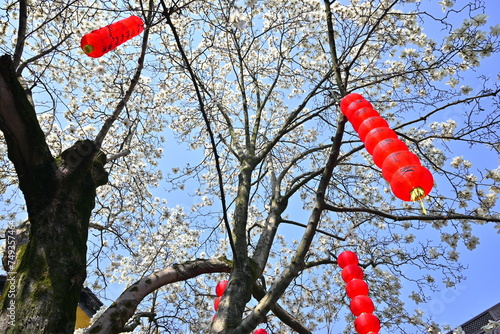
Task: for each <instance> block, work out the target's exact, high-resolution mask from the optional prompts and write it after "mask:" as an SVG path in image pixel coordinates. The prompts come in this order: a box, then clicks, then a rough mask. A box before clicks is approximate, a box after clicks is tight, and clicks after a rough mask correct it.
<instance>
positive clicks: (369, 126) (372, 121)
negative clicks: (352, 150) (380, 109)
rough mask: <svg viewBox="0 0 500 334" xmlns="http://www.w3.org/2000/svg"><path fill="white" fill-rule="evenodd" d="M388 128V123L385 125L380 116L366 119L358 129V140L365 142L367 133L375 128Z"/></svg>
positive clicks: (385, 122)
mask: <svg viewBox="0 0 500 334" xmlns="http://www.w3.org/2000/svg"><path fill="white" fill-rule="evenodd" d="M388 127H389V123H387V121H386V120H385V119H383V118H382V117H380V116H373V117H370V118H367V119H365V120H364V121H363V123H361V124H360V125H359V127H358V136H359V139H361V141H362V142H365V137H366V135H367V134H368V132H370V131H372V130H373V129H376V128H388Z"/></svg>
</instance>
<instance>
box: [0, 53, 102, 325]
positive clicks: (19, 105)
mask: <svg viewBox="0 0 500 334" xmlns="http://www.w3.org/2000/svg"><path fill="white" fill-rule="evenodd" d="M0 99H1V101H2V103H1V104H0V129H1V130H2V132H3V133H4V137H5V141H6V143H7V148H8V154H9V159H10V160H11V161H12V163H13V164H14V167H15V169H16V173H17V175H18V178H19V187H20V189H21V190H22V192H23V195H24V198H25V200H26V207H27V211H28V219H29V224H28V227H29V228H28V229H26V234H27V235H25V236H18V237H17V238H15V239H12V240H13V241H14V240H15V243H16V245H14V246H15V252H14V251H13V250H12V249H11V250H10V252H9V253H8V254H7V260H8V261H6V262H7V265H8V268H6V270H7V271H8V272H9V275H8V280H7V283H6V286H5V288H4V293H3V296H2V300H1V304H0V308H1V313H0V332H2V333H72V332H73V331H74V325H75V317H76V307H77V304H78V299H79V295H80V292H81V289H82V285H83V282H84V281H85V277H86V251H87V246H86V244H87V236H88V225H89V219H90V214H91V211H92V209H93V208H94V205H95V196H96V188H97V187H98V186H99V185H102V184H105V183H106V182H107V173H106V172H105V171H104V168H103V167H104V163H105V161H106V157H105V156H104V155H103V154H101V152H98V151H97V149H96V148H95V145H94V144H93V142H92V141H90V140H83V141H78V142H77V143H75V145H73V146H72V147H71V148H69V149H67V150H66V151H64V152H63V153H62V154H61V156H60V157H57V158H56V159H54V158H53V157H52V155H51V154H50V150H49V148H48V146H47V143H46V142H45V137H44V134H43V131H42V130H41V128H40V126H39V123H38V121H37V118H36V114H35V110H34V108H33V106H32V105H31V104H30V103H29V101H28V99H27V96H26V93H25V91H24V89H23V87H22V86H21V85H20V83H19V81H18V80H17V78H16V75H15V72H14V68H13V65H12V61H11V59H10V57H8V56H2V57H0ZM9 232H12V231H11V230H8V233H9ZM22 239H25V240H26V241H25V242H20V240H22ZM7 251H9V249H7Z"/></svg>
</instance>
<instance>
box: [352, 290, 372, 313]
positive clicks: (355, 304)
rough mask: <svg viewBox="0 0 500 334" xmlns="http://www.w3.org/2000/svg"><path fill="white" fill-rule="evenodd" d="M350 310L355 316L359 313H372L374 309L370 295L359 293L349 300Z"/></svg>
mask: <svg viewBox="0 0 500 334" xmlns="http://www.w3.org/2000/svg"><path fill="white" fill-rule="evenodd" d="M350 308H351V312H352V314H354V315H355V316H356V317H357V316H358V315H360V314H361V313H373V311H374V310H375V305H373V301H372V300H371V298H370V297H368V296H365V295H359V296H356V297H354V298H353V299H352V300H351V306H350Z"/></svg>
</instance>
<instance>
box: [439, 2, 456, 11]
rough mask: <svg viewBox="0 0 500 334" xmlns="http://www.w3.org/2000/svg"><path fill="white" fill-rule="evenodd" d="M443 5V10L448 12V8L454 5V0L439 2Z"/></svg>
mask: <svg viewBox="0 0 500 334" xmlns="http://www.w3.org/2000/svg"><path fill="white" fill-rule="evenodd" d="M438 4H440V5H441V6H442V7H443V12H446V9H447V8H451V7H453V1H452V0H441V1H439V2H438Z"/></svg>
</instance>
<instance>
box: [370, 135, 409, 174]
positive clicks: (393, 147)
mask: <svg viewBox="0 0 500 334" xmlns="http://www.w3.org/2000/svg"><path fill="white" fill-rule="evenodd" d="M404 150H408V146H406V144H405V143H403V142H402V141H401V140H399V139H397V138H388V139H384V140H382V141H380V142H379V143H378V144H377V145H375V148H374V149H373V162H375V165H377V166H378V167H380V168H382V164H383V163H384V161H385V159H386V158H387V157H388V156H389V155H390V154H392V153H394V152H398V151H404Z"/></svg>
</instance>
